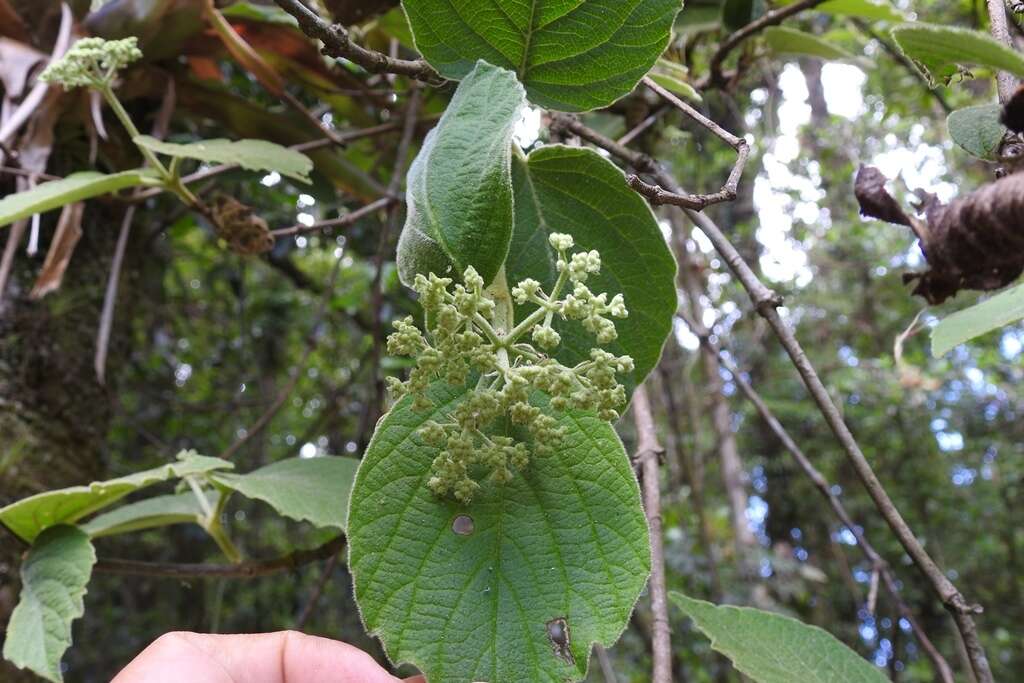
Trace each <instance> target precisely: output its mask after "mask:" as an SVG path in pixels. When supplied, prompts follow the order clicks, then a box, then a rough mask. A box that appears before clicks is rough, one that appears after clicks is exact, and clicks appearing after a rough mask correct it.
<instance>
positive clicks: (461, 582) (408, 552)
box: [349, 382, 650, 683]
mask: <svg viewBox="0 0 1024 683" xmlns="http://www.w3.org/2000/svg"><path fill="white" fill-rule="evenodd" d="M464 392H465V389H463V388H453V387H450V386H448V385H446V384H444V383H443V382H439V383H436V384H434V385H433V386H432V387H431V388H430V389H429V390H428V396H429V398H430V399H431V400H432V401H433V402H434V404H435V406H438V408H437V409H434V410H430V411H427V412H425V413H417V412H414V411H413V410H412V409H411V403H412V401H411V398H410V397H406V398H405V399H403V400H402V401H400V402H399V403H398V404H397V405H396V406H395V408H394V409H393V410H392V411H391V412H390V413H389V414H388V415H387V416H386V417H385V418H384V420H383V421H382V422H381V424H380V426H379V427H378V428H377V431H376V433H375V434H374V436H373V440H372V441H371V443H370V446H369V449H368V450H367V452H366V456H365V458H364V459H363V462H362V465H361V466H360V468H359V472H358V473H357V475H356V485H355V488H354V489H353V491H352V503H351V510H350V513H349V515H350V516H349V567H350V568H351V571H352V576H353V582H354V586H355V593H356V599H357V600H358V602H359V607H360V609H361V612H362V615H363V620H364V622H365V624H366V626H367V628H368V630H369V631H371V632H372V633H374V634H377V635H379V636H380V637H381V640H382V642H383V643H384V646H385V648H386V649H387V652H388V656H389V657H390V658H391V660H392V661H394V662H411V663H413V664H415V665H416V666H417V667H418V668H419V669H420V670H421V671H423V672H424V674H426V677H427V679H428V680H431V681H445V682H446V683H469V682H470V681H574V680H579V679H582V678H583V677H584V675H585V673H586V670H587V660H588V658H589V655H590V651H591V648H592V645H593V643H595V642H598V643H602V644H603V645H605V646H610V645H611V644H612V643H614V642H615V640H616V639H617V638H618V636H619V635H620V634H621V633H622V630H623V628H625V626H626V624H627V622H628V620H629V615H630V612H631V611H632V609H633V605H634V604H635V602H636V600H637V597H638V596H639V595H640V591H641V590H642V588H643V586H644V583H645V582H646V579H647V575H648V572H649V570H650V550H649V547H648V535H647V524H646V520H645V518H644V514H643V509H642V508H641V506H640V492H639V488H638V486H637V482H636V478H635V477H634V475H633V471H632V468H631V467H630V464H629V458H628V457H627V455H626V452H625V450H623V447H622V443H621V442H620V441H619V439H618V437H617V436H616V434H615V431H614V430H613V429H612V428H611V426H610V425H609V424H608V423H606V422H603V421H601V420H598V419H597V418H596V417H592V416H589V415H581V414H572V415H562V416H561V417H560V418H559V424H560V425H562V426H564V427H565V429H566V430H567V434H566V442H565V446H564V447H563V448H560V449H558V451H557V452H556V453H554V454H552V455H550V456H546V457H538V458H534V459H533V461H532V462H531V463H530V465H529V467H528V468H527V469H526V470H525V471H524V472H523V473H521V474H517V475H516V476H515V478H514V479H513V481H512V482H510V483H508V484H505V485H495V484H493V483H489V482H486V481H485V482H483V486H482V488H481V490H480V491H479V492H477V494H476V497H475V498H474V500H473V503H472V504H471V505H470V506H469V507H468V508H464V507H462V506H460V505H458V504H456V503H454V502H451V501H447V500H441V499H439V498H437V497H435V496H434V495H433V494H432V493H431V492H430V490H429V489H428V488H427V480H428V479H429V477H430V476H431V462H432V461H433V459H434V458H435V457H436V456H437V454H438V451H437V449H435V448H430V447H427V446H425V445H423V444H422V442H421V441H420V440H419V437H418V436H416V435H415V434H414V432H415V430H416V429H417V428H419V427H420V426H421V425H422V424H423V423H424V422H425V421H427V420H429V419H443V416H442V415H447V414H448V411H449V410H450V409H451V408H453V407H454V406H455V405H456V404H457V403H458V401H460V400H461V399H462V398H463V397H464V396H465V394H464ZM537 404H538V405H542V402H540V401H538V403H537ZM466 517H468V518H469V519H465V518H466ZM456 520H458V521H456ZM453 524H454V526H453ZM456 529H457V530H458V532H459V533H457V532H456ZM466 532H469V533H466ZM558 619H564V620H565V622H566V624H567V625H568V633H569V638H568V647H567V648H564V649H561V650H556V648H555V647H554V646H553V644H552V641H551V640H550V638H549V635H548V633H549V628H554V627H555V626H556V625H557V621H556V620H558ZM549 624H550V626H549Z"/></svg>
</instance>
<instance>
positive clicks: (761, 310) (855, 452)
mask: <svg viewBox="0 0 1024 683" xmlns="http://www.w3.org/2000/svg"><path fill="white" fill-rule="evenodd" d="M798 4H799V3H798ZM790 7H792V5H791V6H790ZM567 125H568V127H569V129H570V130H572V132H574V133H576V134H577V135H579V136H580V137H582V138H584V139H586V140H589V141H591V142H594V141H595V140H605V141H608V142H610V143H611V144H610V145H609V146H607V147H604V146H603V145H599V146H602V147H604V149H606V150H607V151H608V152H610V153H611V154H613V155H615V156H618V157H619V158H620V159H623V160H624V161H626V162H627V163H629V164H630V165H632V166H633V167H634V168H636V169H637V170H641V171H646V172H651V173H652V174H653V175H654V177H655V179H656V180H657V181H658V183H659V184H660V185H662V186H663V187H665V188H667V189H669V190H670V191H672V192H676V193H680V194H682V193H683V191H682V189H681V188H680V187H679V185H678V184H677V183H676V181H675V179H674V178H673V177H672V176H671V175H670V174H669V173H668V172H667V171H665V170H664V169H663V168H662V167H661V166H660V165H658V164H657V163H656V162H654V161H653V160H652V159H651V158H650V157H648V156H646V155H643V154H640V153H638V152H634V151H633V150H630V149H628V148H625V147H623V146H622V145H618V144H616V143H615V142H614V141H612V140H608V138H605V137H604V136H601V135H600V134H598V133H596V132H595V131H592V130H590V129H589V128H587V127H586V126H584V125H583V124H581V123H579V122H578V121H570V122H569V123H568V124H567ZM594 144H598V143H597V142H594ZM652 169H653V170H652ZM683 211H684V212H685V213H686V215H687V217H688V218H689V219H690V220H691V221H692V222H693V223H694V225H696V226H697V228H699V229H700V231H701V232H703V233H704V234H705V236H707V238H708V240H709V241H710V242H711V243H712V245H713V246H714V247H715V250H716V251H717V252H718V253H719V255H720V256H721V257H722V260H724V261H725V263H726V265H727V266H728V267H729V270H730V271H731V272H732V273H733V275H734V276H735V277H736V279H737V280H738V281H739V283H740V284H741V285H742V286H743V288H744V289H745V290H746V292H747V295H748V296H749V297H750V299H751V301H752V302H753V303H754V307H755V308H756V310H757V312H758V314H760V315H761V317H763V318H764V319H765V321H767V323H768V325H769V327H771V329H772V331H773V332H774V333H775V336H776V337H777V338H778V340H779V342H780V343H781V344H782V346H783V348H784V349H785V350H786V353H787V354H788V355H789V357H790V360H791V361H792V363H793V365H794V366H795V367H796V370H797V372H798V373H799V374H800V378H801V379H802V380H803V383H804V386H805V387H806V388H807V390H808V392H809V393H810V394H811V397H812V398H813V399H814V402H815V404H816V405H817V406H818V410H819V411H820V412H821V414H822V416H824V418H825V421H826V422H827V423H828V425H829V428H830V429H831V430H832V433H833V434H834V435H835V437H836V440H837V441H838V442H839V444H840V446H842V448H843V451H844V453H845V454H846V456H847V459H848V460H849V462H850V464H851V465H852V466H853V468H854V470H855V471H856V473H857V476H858V478H859V479H860V480H861V483H862V484H863V485H864V488H865V489H866V490H867V492H868V495H869V496H870V497H871V500H872V501H873V502H874V504H875V508H876V509H877V510H878V511H879V512H880V513H881V515H882V517H883V518H884V519H885V521H886V523H887V524H888V525H889V528H890V529H892V531H893V533H894V534H895V536H896V538H897V539H898V540H899V542H900V544H901V545H902V546H903V548H904V549H905V550H906V551H907V554H908V555H909V556H910V558H911V560H912V561H913V563H914V565H915V566H917V568H918V570H919V571H920V572H921V573H922V574H923V575H924V576H925V578H927V580H928V582H929V584H930V585H931V587H932V590H933V591H934V593H935V594H936V595H937V596H938V598H939V599H940V600H941V601H942V604H943V605H944V606H945V607H946V609H947V610H948V611H949V612H950V614H952V616H953V619H954V621H955V622H956V624H957V628H958V630H959V631H960V634H961V635H962V637H963V639H964V643H965V644H966V647H967V650H968V652H969V653H970V655H971V663H972V666H973V667H974V673H975V675H976V676H977V678H978V681H979V683H993V678H992V671H991V669H990V667H989V664H988V658H987V657H986V655H985V650H984V648H983V647H982V645H981V640H980V639H979V637H978V630H977V626H976V625H975V623H974V619H973V616H972V615H974V614H978V613H980V612H981V611H982V608H981V607H980V606H979V605H971V604H969V603H968V602H967V600H966V599H965V598H964V596H963V594H962V593H961V592H960V591H959V590H958V589H957V587H956V586H955V585H954V584H953V582H952V581H950V580H949V578H948V577H947V576H946V574H945V573H944V572H943V571H942V569H941V568H940V567H939V566H938V565H937V564H936V563H935V560H933V559H932V558H931V556H930V555H929V554H928V552H927V551H926V550H925V549H924V546H923V545H921V542H920V541H919V540H918V539H917V537H916V536H915V535H914V532H913V531H912V530H911V529H910V527H909V526H908V525H907V522H906V520H904V519H903V515H901V514H900V512H899V510H898V509H897V508H896V505H895V504H894V503H893V501H892V499H891V498H890V497H889V494H888V492H887V491H886V490H885V487H884V486H882V483H881V482H880V481H879V480H878V476H877V475H876V474H875V472H874V469H872V467H871V464H870V463H869V462H868V460H867V458H866V457H865V456H864V453H863V451H861V449H860V446H859V445H858V444H857V440H856V439H855V438H854V436H853V434H852V433H851V432H850V429H849V427H847V426H846V423H845V422H844V421H843V417H842V414H841V413H840V412H839V409H838V408H837V407H836V405H835V403H833V402H832V397H831V396H830V395H829V393H828V389H826V388H825V385H824V383H823V382H822V381H821V378H820V377H818V373H817V372H816V371H815V369H814V366H813V365H811V362H810V360H809V359H808V358H807V354H806V353H804V350H803V347H802V346H801V345H800V342H799V341H797V339H796V336H795V335H794V334H793V331H792V330H791V329H790V328H789V326H788V325H787V324H786V323H785V322H784V321H783V320H782V317H781V316H780V315H779V312H778V310H777V309H778V308H779V307H780V306H782V298H781V297H780V296H779V295H778V294H776V293H775V292H773V291H772V290H771V289H769V288H768V287H766V286H765V284H764V283H763V282H761V280H760V279H759V278H758V276H757V275H756V274H755V273H754V271H753V269H752V268H751V267H750V265H749V264H748V263H747V262H746V261H745V260H744V259H743V257H742V256H741V255H740V253H739V252H738V251H737V250H736V247H734V246H733V244H732V242H731V241H730V240H729V238H728V237H726V235H725V233H724V232H722V229H721V228H719V227H718V225H717V224H716V223H715V222H714V221H713V220H711V219H710V218H709V217H707V216H706V215H704V214H703V213H700V212H698V211H693V210H690V209H685V208H684V209H683Z"/></svg>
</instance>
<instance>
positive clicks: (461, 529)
mask: <svg viewBox="0 0 1024 683" xmlns="http://www.w3.org/2000/svg"><path fill="white" fill-rule="evenodd" d="M452 531H453V532H455V533H457V534H458V535H459V536H469V535H470V534H472V533H473V518H472V517H470V516H469V515H459V516H458V517H456V518H455V519H453V520H452Z"/></svg>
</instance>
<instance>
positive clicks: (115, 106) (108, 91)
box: [96, 83, 171, 180]
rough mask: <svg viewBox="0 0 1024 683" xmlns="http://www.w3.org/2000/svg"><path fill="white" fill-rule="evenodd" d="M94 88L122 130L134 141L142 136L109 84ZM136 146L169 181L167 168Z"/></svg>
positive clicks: (149, 152) (154, 156)
mask: <svg viewBox="0 0 1024 683" xmlns="http://www.w3.org/2000/svg"><path fill="white" fill-rule="evenodd" d="M96 87H97V89H98V90H99V91H100V94H101V95H103V99H105V100H106V101H107V104H108V105H109V106H110V109H111V111H113V112H114V116H116V117H117V120H118V121H120V122H121V125H122V126H124V129H125V130H126V131H128V135H130V136H131V138H132V140H133V141H134V140H135V138H137V137H139V136H140V135H142V133H140V132H139V129H138V128H136V127H135V122H134V121H132V117H131V116H129V115H128V112H127V111H126V110H125V108H124V105H123V104H121V100H119V99H117V95H115V94H114V89H113V88H111V87H110V84H109V83H102V84H98V85H97V86H96ZM136 146H137V147H138V148H139V151H140V152H142V156H143V157H145V159H146V161H148V162H149V165H150V166H152V167H153V168H155V169H156V170H157V172H158V173H159V174H160V175H161V176H162V177H163V178H164V180H170V178H171V174H170V172H169V171H168V170H167V167H166V166H164V165H163V163H162V162H161V161H160V160H159V159H157V157H156V155H155V154H153V152H152V151H150V150H148V149H146V148H145V147H142V146H140V145H136Z"/></svg>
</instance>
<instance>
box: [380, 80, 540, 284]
mask: <svg viewBox="0 0 1024 683" xmlns="http://www.w3.org/2000/svg"><path fill="white" fill-rule="evenodd" d="M524 104H525V95H524V93H523V88H522V86H521V85H519V83H518V82H517V81H516V78H515V74H513V73H512V72H511V71H507V70H505V69H501V68H498V67H494V66H491V65H490V64H485V63H483V62H481V63H479V64H477V66H476V68H474V69H473V71H472V72H471V73H470V74H469V75H468V76H466V78H465V80H463V81H462V83H461V84H460V85H459V88H458V90H457V91H456V92H455V96H454V97H453V98H452V101H451V103H450V104H449V105H448V108H447V109H446V110H445V113H444V115H443V116H442V117H441V120H440V122H439V123H438V124H437V126H436V127H435V128H434V129H433V130H432V131H430V133H428V134H427V137H426V138H425V139H424V141H423V146H422V147H421V148H420V152H419V154H417V155H416V159H415V160H414V161H413V163H412V166H411V167H410V168H409V176H408V191H407V193H406V194H407V201H406V204H407V207H408V213H407V215H406V220H405V227H404V228H403V230H402V235H401V238H400V239H399V242H398V268H399V274H400V275H401V278H402V281H403V282H404V283H405V284H407V285H408V284H411V283H412V280H413V278H414V277H415V275H416V274H417V273H423V274H426V273H429V272H433V273H435V274H437V275H448V274H449V273H450V270H451V265H453V264H454V266H455V269H456V271H457V274H458V275H461V273H462V271H463V270H464V269H465V268H466V267H467V266H473V267H474V268H476V270H477V271H478V272H479V273H480V275H481V276H483V278H484V280H485V281H486V282H488V283H489V282H490V281H491V280H493V279H494V276H495V275H496V274H497V272H498V270H499V269H500V268H501V265H502V263H503V262H504V261H505V256H506V254H507V253H508V245H509V239H510V238H511V234H512V182H511V177H510V174H511V171H510V164H511V153H512V129H513V126H514V125H515V123H516V121H518V119H519V116H520V111H521V109H522V107H523V105H524Z"/></svg>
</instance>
